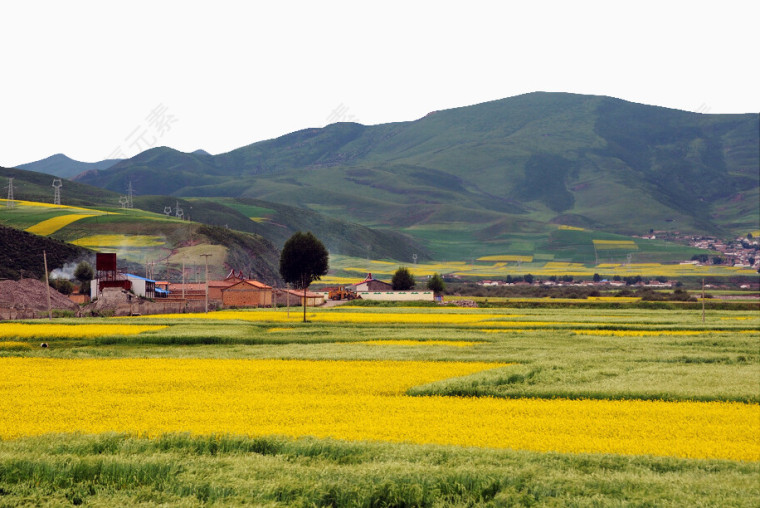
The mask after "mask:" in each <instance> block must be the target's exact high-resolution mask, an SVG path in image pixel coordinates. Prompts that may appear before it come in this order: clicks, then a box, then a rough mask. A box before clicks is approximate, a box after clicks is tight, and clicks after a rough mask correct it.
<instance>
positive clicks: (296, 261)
mask: <svg viewBox="0 0 760 508" xmlns="http://www.w3.org/2000/svg"><path fill="white" fill-rule="evenodd" d="M329 257H330V255H329V254H328V253H327V249H325V246H324V245H322V242H320V241H319V240H318V239H317V237H316V236H314V235H313V234H312V233H311V231H309V232H307V233H303V232H301V231H298V232H297V233H295V234H294V235H293V236H291V237H290V238H288V241H286V242H285V245H284V246H283V247H282V252H281V253H280V275H282V278H283V280H284V281H285V282H287V283H290V284H293V286H294V287H295V288H296V289H303V321H304V323H305V322H306V288H308V287H309V285H310V284H311V283H312V282H314V281H315V280H319V279H320V278H322V276H323V275H325V274H326V273H327V268H328V263H329Z"/></svg>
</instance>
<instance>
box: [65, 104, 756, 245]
mask: <svg viewBox="0 0 760 508" xmlns="http://www.w3.org/2000/svg"><path fill="white" fill-rule="evenodd" d="M759 140H760V132H759V122H758V115H757V114H747V115H702V114H696V113H687V112H683V111H676V110H670V109H665V108H659V107H652V106H645V105H640V104H633V103H629V102H625V101H622V100H618V99H612V98H608V97H597V96H584V95H573V94H561V93H532V94H527V95H522V96H518V97H512V98H508V99H503V100H500V101H494V102H488V103H484V104H479V105H475V106H468V107H463V108H456V109H451V110H446V111H437V112H433V113H430V114H428V115H427V116H425V117H424V118H421V119H419V120H416V121H413V122H400V123H392V124H384V125H377V126H363V125H359V124H352V123H339V124H334V125H330V126H327V127H325V128H323V129H305V130H302V131H298V132H294V133H292V134H288V135H286V136H282V137H280V138H277V139H273V140H268V141H263V142H260V143H254V144H252V145H249V146H246V147H242V148H239V149H237V150H233V151H232V152H229V153H226V154H221V155H216V156H208V155H202V154H201V155H199V154H185V153H181V152H177V151H176V150H172V149H170V148H166V147H162V148H156V149H152V150H148V151H147V152H144V153H143V154H140V155H139V156H137V157H135V158H133V159H130V160H126V161H122V162H120V163H119V164H117V165H115V166H113V167H112V168H111V169H109V170H106V171H94V172H90V173H88V174H86V175H82V176H81V177H80V181H82V182H87V183H91V184H93V185H97V186H100V187H104V188H107V189H111V190H117V191H120V190H122V189H124V188H125V186H126V184H127V182H128V181H129V180H130V179H131V180H132V182H133V183H134V185H135V187H136V188H137V189H138V191H139V190H140V189H141V188H144V189H147V188H150V189H155V191H151V192H159V193H166V194H173V195H178V196H196V197H197V196H209V197H210V196H227V197H245V198H256V199H263V200H267V201H271V202H277V203H282V204H288V205H292V206H297V207H301V208H309V209H311V210H314V211H319V212H321V213H325V214H328V215H331V216H333V217H336V218H341V219H343V220H349V221H353V222H359V223H362V224H365V225H368V226H374V227H381V228H393V229H396V230H401V231H404V232H406V233H409V234H413V235H417V237H418V238H420V239H423V238H428V237H430V235H431V234H433V233H432V231H444V230H445V231H446V233H445V234H446V235H449V236H451V235H454V237H456V236H458V237H459V238H460V239H461V240H462V241H464V242H465V243H466V242H468V241H470V239H471V240H473V241H479V242H481V243H482V242H483V241H485V240H487V241H493V242H495V243H496V244H498V243H499V235H500V234H507V233H509V232H510V231H511V232H512V233H514V232H515V231H520V230H525V229H527V230H531V231H537V230H540V229H541V228H542V227H543V228H544V229H546V225H548V224H552V223H554V224H566V225H573V226H581V227H587V228H594V229H599V230H605V231H609V232H616V233H622V234H640V233H643V232H647V231H649V229H655V230H658V229H665V228H672V225H673V224H676V225H678V228H679V230H681V231H683V232H693V233H707V234H717V235H732V234H735V233H741V232H746V231H748V230H752V229H757V227H758V222H759V221H760V218H759V217H760V205H758V199H757V198H758V189H760V171H758V167H759V166H760V150H759V149H758V146H759V144H760V142H759ZM122 192H123V191H122ZM143 192H145V191H144V190H143ZM737 203H739V204H737ZM461 225H467V226H466V227H464V228H462V227H460V226H461ZM461 229H464V232H463V233H462V232H460V230H461ZM545 232H546V231H545ZM450 239H451V238H450ZM503 240H504V241H503V242H501V246H499V248H501V247H503V246H505V245H506V243H505V242H507V239H506V238H505V239H503ZM507 243H508V242H507ZM432 248H433V250H434V251H436V250H438V251H441V250H442V249H443V244H442V243H440V242H439V245H438V247H435V246H433V247H432Z"/></svg>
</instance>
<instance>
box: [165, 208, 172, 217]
mask: <svg viewBox="0 0 760 508" xmlns="http://www.w3.org/2000/svg"><path fill="white" fill-rule="evenodd" d="M171 214H172V207H171V206H165V207H164V215H166V216H167V217H168V216H170V215H171Z"/></svg>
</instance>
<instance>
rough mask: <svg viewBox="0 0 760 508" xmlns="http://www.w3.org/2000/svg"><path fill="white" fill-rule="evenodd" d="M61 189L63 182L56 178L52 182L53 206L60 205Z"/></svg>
mask: <svg viewBox="0 0 760 508" xmlns="http://www.w3.org/2000/svg"><path fill="white" fill-rule="evenodd" d="M61 187H63V182H62V181H61V179H60V178H56V179H54V180H53V190H54V194H53V204H54V205H60V204H61Z"/></svg>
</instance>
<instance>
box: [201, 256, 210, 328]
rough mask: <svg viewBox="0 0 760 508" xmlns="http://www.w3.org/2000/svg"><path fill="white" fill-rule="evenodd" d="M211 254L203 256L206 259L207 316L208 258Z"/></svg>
mask: <svg viewBox="0 0 760 508" xmlns="http://www.w3.org/2000/svg"><path fill="white" fill-rule="evenodd" d="M209 256H211V254H201V257H202V258H206V314H208V258H209Z"/></svg>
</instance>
